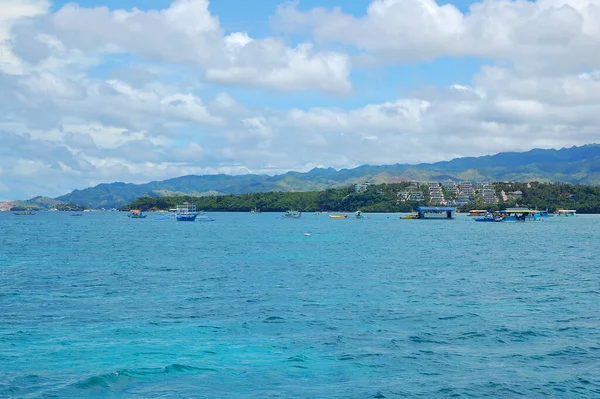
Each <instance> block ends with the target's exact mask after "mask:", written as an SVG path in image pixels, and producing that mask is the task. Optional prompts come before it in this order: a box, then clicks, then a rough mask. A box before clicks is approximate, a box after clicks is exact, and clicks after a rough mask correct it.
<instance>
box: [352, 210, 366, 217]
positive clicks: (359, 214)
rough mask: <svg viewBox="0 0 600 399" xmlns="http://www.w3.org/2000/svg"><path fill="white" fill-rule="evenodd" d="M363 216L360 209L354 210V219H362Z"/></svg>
mask: <svg viewBox="0 0 600 399" xmlns="http://www.w3.org/2000/svg"><path fill="white" fill-rule="evenodd" d="M364 218H365V216H364V215H363V214H362V212H361V211H356V212H354V219H364Z"/></svg>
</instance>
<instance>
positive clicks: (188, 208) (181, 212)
mask: <svg viewBox="0 0 600 399" xmlns="http://www.w3.org/2000/svg"><path fill="white" fill-rule="evenodd" d="M196 217H198V212H196V206H195V205H194V204H190V203H189V202H184V203H183V205H178V206H177V210H176V212H175V219H177V221H179V222H194V221H195V220H196Z"/></svg>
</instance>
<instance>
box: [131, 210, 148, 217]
mask: <svg viewBox="0 0 600 399" xmlns="http://www.w3.org/2000/svg"><path fill="white" fill-rule="evenodd" d="M146 216H147V215H145V214H144V213H143V212H142V211H141V210H139V209H131V210H130V211H129V215H127V217H130V218H132V219H145V218H146Z"/></svg>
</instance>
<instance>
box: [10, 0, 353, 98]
mask: <svg viewBox="0 0 600 399" xmlns="http://www.w3.org/2000/svg"><path fill="white" fill-rule="evenodd" d="M40 24H41V25H43V26H44V27H45V29H46V32H45V33H46V35H45V36H42V35H40V32H39V31H38V30H37V29H38V28H37V27H36V26H34V25H30V26H23V27H21V29H19V30H17V33H18V35H17V36H16V38H15V40H14V46H17V47H16V48H15V51H16V52H18V53H20V54H33V53H36V54H43V53H44V51H42V50H40V47H44V46H46V47H52V46H53V47H56V48H60V49H62V50H63V51H70V52H73V53H76V54H89V55H107V54H132V55H134V56H137V57H140V58H144V59H148V60H160V61H167V62H173V63H180V64H185V65H191V66H194V67H197V68H199V70H204V71H205V72H206V79H207V80H208V81H211V82H215V83H219V84H235V85H238V86H250V87H267V88H271V89H275V90H284V91H301V90H323V91H327V92H332V93H348V92H349V90H350V87H351V84H350V81H349V74H350V58H349V57H348V56H347V55H346V54H343V53H337V52H331V51H330V52H320V51H317V50H315V49H313V48H312V46H311V45H310V44H308V43H306V44H300V45H298V46H296V47H293V48H292V47H287V46H286V45H285V44H284V43H283V42H282V41H281V40H278V39H273V38H264V39H254V38H251V37H249V36H248V35H247V34H246V33H244V32H234V33H231V34H229V35H225V34H224V32H223V29H222V28H221V27H220V25H219V20H218V18H217V17H215V16H213V15H211V14H210V11H209V10H208V0H175V1H174V2H173V3H172V4H171V5H170V7H168V8H166V9H164V10H151V11H140V10H138V9H133V10H132V11H125V10H114V11H110V10H108V9H107V8H105V7H98V8H84V7H81V6H79V5H77V4H74V3H71V4H67V5H65V6H64V7H62V8H61V9H59V10H58V11H56V12H55V13H53V14H47V15H46V16H45V18H43V19H42V20H41V22H40ZM38 25H39V24H38ZM52 40H55V41H56V42H54V43H50V42H51V41H52ZM51 50H52V49H50V48H48V49H46V51H48V52H50V53H52V51H51ZM40 57H41V56H40V55H36V56H35V57H33V56H30V57H24V58H28V61H37V60H38V58H40Z"/></svg>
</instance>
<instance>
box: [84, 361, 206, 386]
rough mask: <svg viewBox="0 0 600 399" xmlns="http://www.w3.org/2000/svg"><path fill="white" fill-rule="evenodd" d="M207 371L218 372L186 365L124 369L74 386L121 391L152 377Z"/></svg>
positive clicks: (97, 376) (88, 379) (94, 377)
mask: <svg viewBox="0 0 600 399" xmlns="http://www.w3.org/2000/svg"><path fill="white" fill-rule="evenodd" d="M205 371H216V370H215V369H211V368H204V367H194V366H188V365H185V364H171V365H168V366H166V367H163V368H141V369H133V370H128V369H124V370H117V371H115V372H112V373H108V374H102V375H96V376H93V377H90V378H87V379H85V380H84V381H80V382H76V383H75V384H73V387H74V388H77V389H82V390H88V389H110V390H121V389H124V388H125V387H126V386H127V385H128V384H130V383H132V382H135V381H138V380H144V379H148V378H151V377H152V376H157V375H164V374H175V373H200V372H205Z"/></svg>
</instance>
